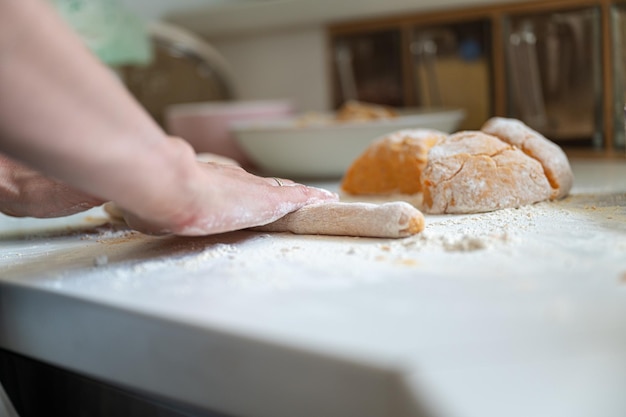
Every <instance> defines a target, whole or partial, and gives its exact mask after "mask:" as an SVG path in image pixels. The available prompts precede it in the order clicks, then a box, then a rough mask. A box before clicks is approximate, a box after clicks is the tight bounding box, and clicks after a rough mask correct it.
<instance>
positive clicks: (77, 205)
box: [0, 154, 104, 218]
mask: <svg viewBox="0 0 626 417" xmlns="http://www.w3.org/2000/svg"><path fill="white" fill-rule="evenodd" d="M102 203H104V201H103V200H100V199H98V198H96V197H93V196H91V195H88V194H86V193H83V192H81V191H78V190H76V189H74V188H72V187H70V186H68V185H66V184H63V183H62V182H60V181H57V180H54V179H51V178H48V177H45V176H44V175H42V174H40V173H39V172H37V171H35V170H33V169H31V168H29V167H27V166H25V165H23V164H20V163H18V162H16V161H14V160H12V159H10V158H8V157H6V156H4V155H1V154H0V212H2V213H4V214H7V215H9V216H14V217H39V218H49V217H62V216H68V215H70V214H75V213H79V212H81V211H85V210H88V209H90V208H92V207H96V206H99V205H101V204H102Z"/></svg>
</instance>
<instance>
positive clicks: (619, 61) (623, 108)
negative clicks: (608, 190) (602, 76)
mask: <svg viewBox="0 0 626 417" xmlns="http://www.w3.org/2000/svg"><path fill="white" fill-rule="evenodd" d="M611 15H612V16H611V18H612V19H611V24H612V35H613V36H612V37H613V39H612V42H613V88H614V91H613V97H614V100H615V106H614V112H613V129H614V131H615V134H614V136H613V145H614V147H615V148H618V149H624V147H625V144H626V139H625V136H626V135H625V129H626V4H619V5H616V6H613V9H612V13H611Z"/></svg>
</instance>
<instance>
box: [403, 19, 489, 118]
mask: <svg viewBox="0 0 626 417" xmlns="http://www.w3.org/2000/svg"><path fill="white" fill-rule="evenodd" d="M490 26H491V23H490V21H488V20H479V21H475V22H463V23H458V24H449V25H442V26H420V27H416V28H415V30H414V31H413V33H412V39H411V43H410V54H411V57H412V62H413V74H414V77H415V82H414V85H415V90H416V91H415V96H416V98H417V102H418V105H420V106H423V107H457V108H463V109H464V110H465V114H466V117H465V120H464V121H463V123H462V125H461V126H460V129H479V128H480V127H481V126H482V124H483V123H484V122H485V121H486V120H487V119H488V118H489V116H490V115H491V113H492V96H493V94H492V88H493V86H492V82H491V51H490V45H491V29H490Z"/></svg>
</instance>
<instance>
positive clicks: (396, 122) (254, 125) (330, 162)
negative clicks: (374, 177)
mask: <svg viewBox="0 0 626 417" xmlns="http://www.w3.org/2000/svg"><path fill="white" fill-rule="evenodd" d="M464 115H465V112H464V111H463V110H460V109H447V110H405V111H403V112H402V113H401V114H400V116H399V117H396V118H391V119H376V120H371V121H354V122H335V121H333V120H332V116H331V115H326V114H324V115H320V118H319V120H317V121H313V122H307V121H306V116H304V117H300V118H295V119H294V118H291V119H284V120H280V121H276V120H274V121H267V122H261V121H249V122H242V123H235V124H234V125H233V128H232V129H233V132H234V134H235V138H236V139H237V142H238V143H239V145H240V146H241V148H242V149H243V150H244V152H245V153H246V154H247V155H248V157H249V158H250V159H251V160H252V161H253V162H254V163H256V164H257V165H258V167H259V168H260V169H261V170H262V172H263V173H264V174H268V175H282V176H285V177H293V178H339V177H341V176H342V175H343V174H344V173H345V171H346V169H348V167H349V166H350V164H351V163H352V162H353V161H354V160H355V159H356V158H357V157H358V156H359V155H360V154H361V152H363V151H364V150H365V148H367V146H368V145H369V144H370V143H371V142H372V141H374V140H375V139H377V138H379V137H380V136H382V135H386V134H388V133H391V132H394V131H396V130H400V129H411V128H430V129H437V130H441V131H444V132H452V131H454V130H455V129H456V128H457V127H458V125H459V123H460V122H461V121H462V120H463V117H464Z"/></svg>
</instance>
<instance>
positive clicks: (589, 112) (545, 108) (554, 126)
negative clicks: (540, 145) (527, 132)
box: [505, 7, 602, 145]
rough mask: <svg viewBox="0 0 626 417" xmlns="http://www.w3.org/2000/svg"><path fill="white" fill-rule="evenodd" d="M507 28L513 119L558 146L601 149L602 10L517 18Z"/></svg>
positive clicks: (514, 17) (511, 112)
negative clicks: (584, 145)
mask: <svg viewBox="0 0 626 417" xmlns="http://www.w3.org/2000/svg"><path fill="white" fill-rule="evenodd" d="M507 26H508V31H507V39H506V41H505V45H506V57H507V69H508V71H507V78H508V86H509V98H510V101H509V103H508V106H509V115H510V116H512V117H516V118H518V119H521V120H523V121H524V122H525V123H526V124H528V125H529V126H531V127H533V128H534V129H536V130H538V131H539V132H541V133H543V134H544V135H545V136H547V137H548V138H550V139H553V140H555V141H558V142H567V143H568V144H574V143H580V144H595V145H599V144H600V142H601V141H602V133H601V132H602V123H601V118H602V103H601V97H602V83H601V70H602V68H601V43H600V41H601V39H600V11H599V9H598V8H595V7H593V8H586V9H579V10H567V11H559V12H551V13H544V14H532V15H516V16H511V17H510V18H509V21H508V25H507Z"/></svg>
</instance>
